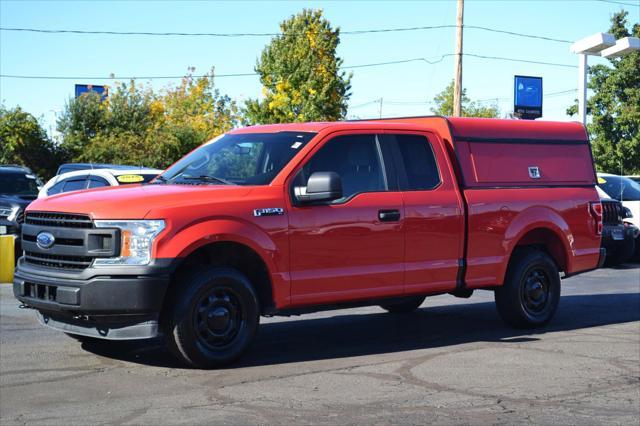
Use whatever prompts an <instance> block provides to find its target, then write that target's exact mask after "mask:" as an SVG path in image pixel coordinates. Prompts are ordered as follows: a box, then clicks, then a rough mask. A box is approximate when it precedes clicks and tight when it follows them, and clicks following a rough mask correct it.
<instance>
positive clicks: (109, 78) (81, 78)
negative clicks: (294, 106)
mask: <svg viewBox="0 0 640 426" xmlns="http://www.w3.org/2000/svg"><path fill="white" fill-rule="evenodd" d="M463 55H464V56H470V57H473V58H479V59H490V60H499V61H510V62H524V63H528V64H537V65H548V66H557V67H568V68H576V67H577V66H576V65H568V64H560V63H555V62H542V61H530V60H527V59H517V58H504V57H499V56H486V55H476V54H473V53H463ZM450 56H454V54H453V53H447V54H444V55H442V56H440V58H439V59H437V60H434V61H433V60H429V59H427V58H411V59H401V60H397V61H388V62H375V63H371V64H360V65H349V66H343V67H341V69H357V68H367V67H378V66H385V65H397V64H406V63H410V62H425V63H427V64H430V65H434V64H437V63H439V62H442V61H443V60H444V59H445V58H447V57H450ZM257 75H259V74H257V73H234V74H215V75H213V77H214V78H227V77H252V76H257ZM184 77H185V76H184V75H171V76H157V75H154V76H128V77H116V76H109V77H97V76H93V77H87V76H73V77H72V76H46V75H20V74H0V78H14V79H33V80H162V79H167V80H168V79H180V78H184ZM192 77H195V78H199V77H211V75H209V74H204V75H194V76H192Z"/></svg>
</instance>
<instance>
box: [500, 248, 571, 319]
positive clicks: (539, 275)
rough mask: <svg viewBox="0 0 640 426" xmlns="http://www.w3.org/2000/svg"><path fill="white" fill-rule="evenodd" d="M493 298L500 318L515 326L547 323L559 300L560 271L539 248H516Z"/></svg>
mask: <svg viewBox="0 0 640 426" xmlns="http://www.w3.org/2000/svg"><path fill="white" fill-rule="evenodd" d="M495 300H496V307H497V309H498V313H499V314H500V316H501V317H502V319H503V320H504V321H505V322H506V323H507V324H509V325H511V326H513V327H515V328H525V329H526V328H536V327H542V326H544V325H545V324H547V323H548V322H549V321H551V319H552V318H553V316H554V314H555V312H556V310H557V308H558V303H559V301H560V274H559V272H558V268H557V267H556V264H555V263H554V261H553V259H551V257H550V256H549V255H548V254H547V253H545V252H543V251H541V250H534V249H528V248H527V249H517V251H516V252H515V253H514V255H513V257H512V259H511V261H510V262H509V267H508V269H507V274H506V277H505V282H504V284H503V285H502V286H501V287H499V288H497V289H496V291H495Z"/></svg>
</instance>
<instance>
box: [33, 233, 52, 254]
mask: <svg viewBox="0 0 640 426" xmlns="http://www.w3.org/2000/svg"><path fill="white" fill-rule="evenodd" d="M55 242H56V237H54V236H53V234H52V233H51V232H47V231H42V232H41V233H39V234H38V236H37V237H36V244H37V245H38V247H40V248H41V249H45V250H46V249H50V248H51V247H53V244H54V243H55Z"/></svg>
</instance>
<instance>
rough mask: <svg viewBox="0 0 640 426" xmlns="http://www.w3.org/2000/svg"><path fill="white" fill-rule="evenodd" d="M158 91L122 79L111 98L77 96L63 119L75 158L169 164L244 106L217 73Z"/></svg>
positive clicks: (230, 123)
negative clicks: (221, 88)
mask: <svg viewBox="0 0 640 426" xmlns="http://www.w3.org/2000/svg"><path fill="white" fill-rule="evenodd" d="M193 71H194V69H189V74H188V75H187V76H186V77H185V78H183V79H182V81H181V83H180V85H178V86H177V87H168V88H166V89H164V90H162V91H161V92H158V93H156V92H154V91H153V90H152V89H151V88H150V87H143V86H141V85H139V84H137V83H136V82H135V81H131V82H130V83H128V84H118V85H116V86H115V89H114V90H113V91H112V93H110V95H109V97H108V98H107V99H106V100H101V99H100V96H99V95H97V94H94V93H86V94H83V95H82V96H80V97H78V98H75V99H71V100H69V102H68V103H67V105H66V107H65V110H64V112H63V114H62V116H61V118H60V120H59V121H58V130H59V131H60V132H61V133H62V140H63V142H62V144H61V147H62V149H63V150H64V153H65V154H66V158H67V159H68V160H69V161H85V162H109V163H118V164H131V165H144V166H152V167H158V168H164V167H166V166H168V165H170V164H171V163H173V162H174V161H176V160H177V159H179V158H180V157H182V156H183V155H184V154H186V153H187V152H189V151H191V150H192V149H194V148H195V147H197V146H198V145H200V144H202V143H203V142H205V141H207V140H209V139H211V138H213V137H215V136H217V135H219V134H220V133H223V132H226V131H228V130H231V129H232V128H233V127H234V126H235V125H236V124H237V123H238V121H239V116H238V108H237V106H236V104H235V102H233V101H232V100H231V99H230V98H229V97H228V96H222V95H220V93H219V92H218V90H217V89H215V87H214V84H213V74H211V75H207V76H204V77H198V78H194V77H193V75H192V74H193Z"/></svg>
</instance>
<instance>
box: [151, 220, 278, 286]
mask: <svg viewBox="0 0 640 426" xmlns="http://www.w3.org/2000/svg"><path fill="white" fill-rule="evenodd" d="M217 242H234V243H238V244H242V245H244V246H247V247H249V248H250V249H251V250H253V251H254V252H256V253H257V254H258V256H260V258H261V259H262V261H263V262H264V264H265V265H266V266H267V268H268V270H269V273H270V274H273V273H275V272H278V267H277V262H276V256H277V247H276V244H275V242H274V241H273V240H272V239H271V238H270V237H269V235H268V234H267V233H266V232H264V231H263V230H262V229H260V228H259V227H257V226H255V225H253V224H251V223H249V222H246V221H243V220H240V219H238V218H230V217H214V218H207V219H206V220H203V221H199V222H193V223H190V224H188V225H187V226H184V227H182V228H179V229H176V230H171V231H170V232H169V234H167V235H166V236H165V237H164V238H163V241H162V242H161V244H162V247H159V248H158V252H159V255H160V257H162V253H163V252H169V253H171V257H173V258H180V259H184V258H186V257H188V256H189V255H190V254H192V253H193V252H195V251H196V250H197V249H199V248H201V247H204V246H206V245H209V244H213V243H217Z"/></svg>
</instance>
